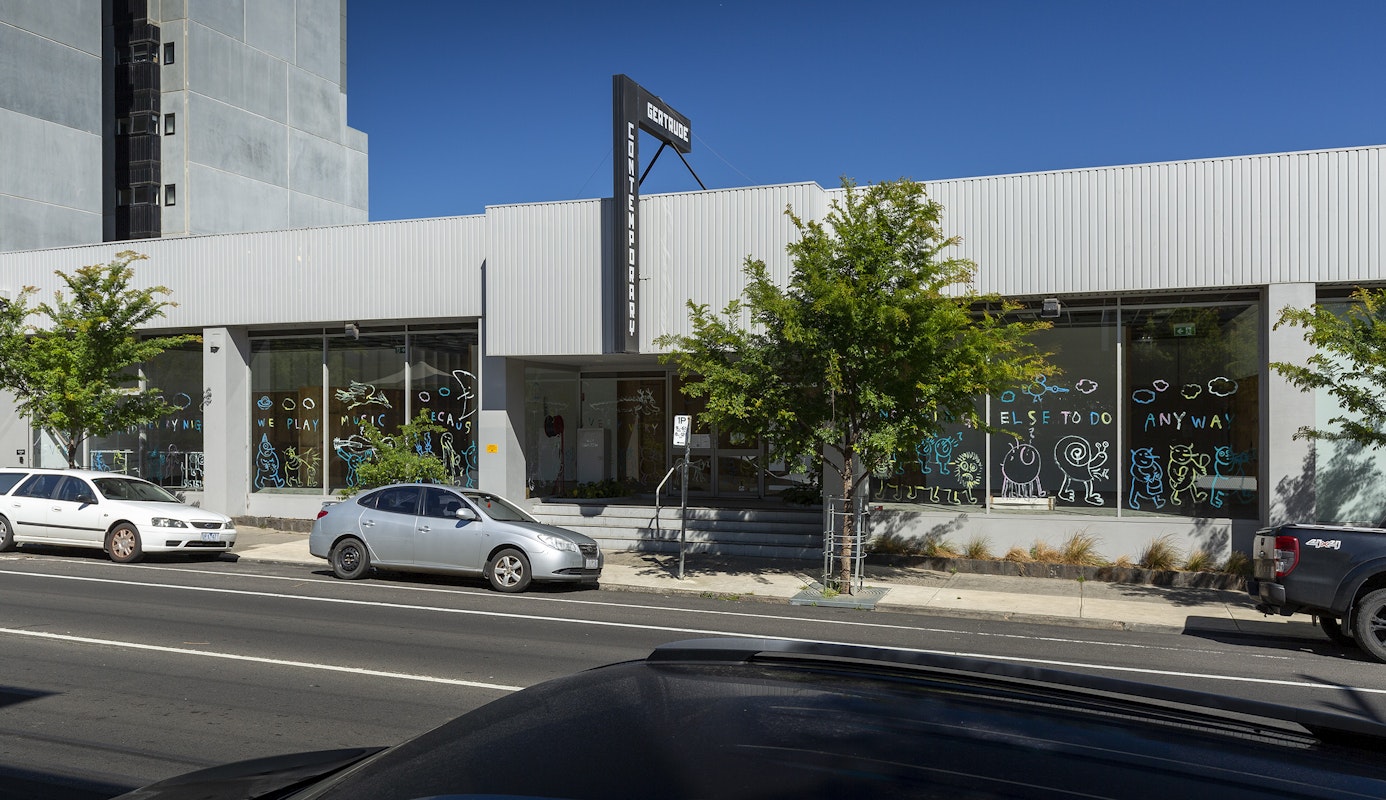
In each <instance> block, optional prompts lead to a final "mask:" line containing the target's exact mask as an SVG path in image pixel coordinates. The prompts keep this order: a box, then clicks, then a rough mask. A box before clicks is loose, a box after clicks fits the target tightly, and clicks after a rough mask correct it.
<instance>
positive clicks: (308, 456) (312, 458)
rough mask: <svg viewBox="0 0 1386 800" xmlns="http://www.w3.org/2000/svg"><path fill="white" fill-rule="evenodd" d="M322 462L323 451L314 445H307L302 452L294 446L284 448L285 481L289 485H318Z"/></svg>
mask: <svg viewBox="0 0 1386 800" xmlns="http://www.w3.org/2000/svg"><path fill="white" fill-rule="evenodd" d="M321 464H322V453H319V452H318V451H317V448H314V447H305V448H304V449H303V452H302V453H300V452H298V450H296V449H295V448H293V447H288V448H285V450H284V483H285V484H286V485H288V486H317V485H318V467H319V465H321Z"/></svg>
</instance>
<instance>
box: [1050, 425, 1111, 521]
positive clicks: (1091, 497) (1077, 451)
mask: <svg viewBox="0 0 1386 800" xmlns="http://www.w3.org/2000/svg"><path fill="white" fill-rule="evenodd" d="M1109 445H1110V442H1092V441H1089V440H1087V439H1084V438H1083V437H1081V436H1065V437H1064V438H1062V439H1060V440H1059V441H1058V442H1056V443H1055V444H1054V461H1055V462H1056V463H1057V464H1058V465H1059V470H1060V471H1061V472H1063V474H1064V480H1063V483H1062V484H1060V486H1059V491H1058V492H1057V496H1058V497H1059V499H1061V500H1068V501H1070V502H1073V501H1074V497H1075V494H1074V484H1082V486H1083V502H1085V503H1088V504H1090V505H1094V506H1100V505H1102V502H1103V501H1102V495H1101V494H1098V492H1097V491H1096V490H1095V489H1093V483H1094V482H1095V481H1099V480H1106V479H1107V477H1108V475H1109V472H1108V470H1107V468H1106V467H1104V466H1103V465H1104V464H1106V463H1107V447H1108V446H1109Z"/></svg>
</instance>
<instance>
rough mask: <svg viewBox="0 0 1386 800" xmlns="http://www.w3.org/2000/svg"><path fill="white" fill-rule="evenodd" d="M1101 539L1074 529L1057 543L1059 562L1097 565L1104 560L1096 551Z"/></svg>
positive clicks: (1084, 565)
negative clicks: (1061, 541)
mask: <svg viewBox="0 0 1386 800" xmlns="http://www.w3.org/2000/svg"><path fill="white" fill-rule="evenodd" d="M1100 541H1101V540H1100V539H1098V537H1096V536H1093V535H1092V534H1090V533H1087V532H1086V531H1075V532H1074V533H1073V534H1072V535H1070V536H1069V537H1068V538H1067V539H1065V540H1064V541H1063V543H1061V544H1060V545H1059V563H1060V564H1074V565H1077V566H1080V567H1098V566H1101V565H1103V564H1105V563H1107V562H1106V559H1104V558H1102V555H1101V554H1100V553H1098V552H1097V545H1098V544H1099V542H1100Z"/></svg>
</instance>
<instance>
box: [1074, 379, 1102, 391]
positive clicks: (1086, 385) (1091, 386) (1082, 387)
mask: <svg viewBox="0 0 1386 800" xmlns="http://www.w3.org/2000/svg"><path fill="white" fill-rule="evenodd" d="M1073 388H1075V389H1077V390H1078V391H1080V392H1082V393H1083V394H1092V393H1093V392H1095V391H1097V381H1094V380H1090V379H1088V378H1083V379H1082V380H1080V381H1078V382H1077V383H1075V384H1073Z"/></svg>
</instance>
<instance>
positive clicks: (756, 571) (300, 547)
mask: <svg viewBox="0 0 1386 800" xmlns="http://www.w3.org/2000/svg"><path fill="white" fill-rule="evenodd" d="M237 530H238V533H237V541H236V547H235V549H234V550H233V551H232V555H233V556H234V557H236V558H237V559H239V560H243V561H268V562H277V563H286V564H305V565H312V566H314V567H319V568H323V567H326V566H327V564H326V562H325V561H323V560H322V559H319V558H314V557H313V556H311V555H309V554H308V535H307V534H305V533H290V532H284V531H276V530H270V529H266V528H251V527H239V528H238V529H237ZM678 571H679V557H678V554H677V553H674V554H669V553H636V552H621V551H608V552H607V553H606V565H605V567H604V569H603V571H602V578H601V584H600V586H601V589H602V590H603V591H638V592H654V593H659V594H693V595H700V596H705V597H715V598H720V599H726V600H746V601H763V602H773V603H780V604H789V603H791V602H793V603H794V604H796V605H821V606H832V605H841V604H843V603H842V601H847V602H848V603H850V598H845V597H841V596H838V597H831V596H829V597H823V598H822V599H821V600H820V599H817V598H820V597H822V587H821V586H820V585H819V584H818V581H819V580H821V578H822V564H821V563H820V562H818V561H778V560H768V559H757V558H731V557H723V556H712V555H702V554H689V555H688V556H687V557H686V558H685V561H684V577H683V578H682V579H680V578H679V577H678ZM864 586H865V588H866V589H867V590H868V591H867V592H866V593H864V594H866V595H870V597H871V600H873V601H874V604H873V607H874V608H875V609H876V610H878V611H895V612H909V613H917V614H933V615H938V616H947V617H964V618H973V619H1004V620H1016V621H1031V622H1040V623H1047V624H1057V625H1070V626H1078V627H1086V628H1106V629H1114V630H1135V631H1159V632H1184V631H1192V630H1198V631H1203V632H1208V633H1232V634H1237V633H1241V634H1259V635H1272V636H1296V637H1304V638H1309V639H1315V640H1320V641H1322V640H1323V639H1324V635H1323V634H1322V633H1321V632H1320V631H1319V629H1318V626H1317V625H1315V624H1314V622H1313V620H1312V618H1310V617H1308V616H1304V615H1296V616H1294V617H1275V616H1265V615H1263V614H1261V613H1260V612H1259V611H1257V610H1256V609H1255V608H1254V607H1253V606H1252V603H1251V600H1250V598H1249V597H1248V596H1247V595H1246V594H1245V593H1244V592H1236V591H1226V590H1218V589H1169V588H1162V587H1156V586H1145V585H1133V584H1116V583H1105V582H1100V581H1076V580H1066V579H1061V578H1020V577H1010V576H1000V575H974V574H964V573H947V572H938V571H936V570H928V569H919V568H913V567H889V566H873V565H868V566H867V568H866V578H865V582H864Z"/></svg>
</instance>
